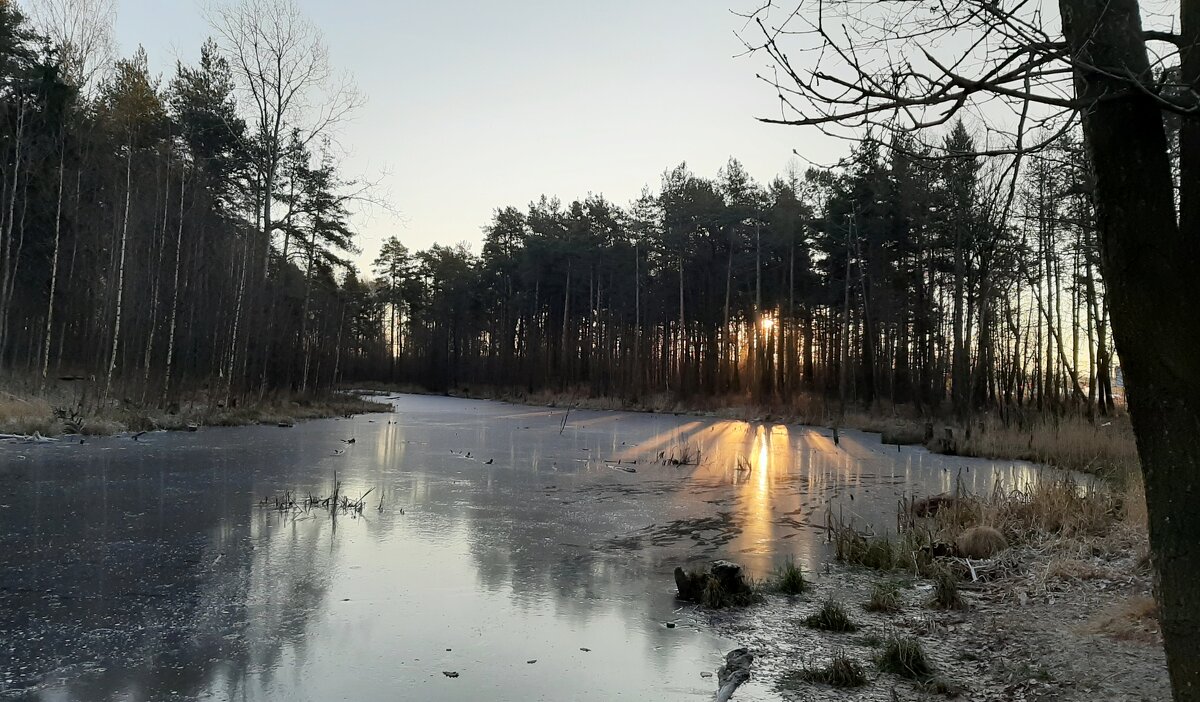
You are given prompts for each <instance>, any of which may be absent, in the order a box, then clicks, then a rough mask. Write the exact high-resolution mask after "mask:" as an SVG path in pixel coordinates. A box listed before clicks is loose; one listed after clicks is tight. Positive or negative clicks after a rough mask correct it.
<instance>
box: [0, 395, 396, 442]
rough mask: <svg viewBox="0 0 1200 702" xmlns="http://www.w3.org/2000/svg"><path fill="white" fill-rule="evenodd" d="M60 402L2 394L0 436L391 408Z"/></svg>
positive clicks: (345, 401) (239, 422) (233, 423)
mask: <svg viewBox="0 0 1200 702" xmlns="http://www.w3.org/2000/svg"><path fill="white" fill-rule="evenodd" d="M56 401H61V398H47V397H32V398H31V397H22V396H20V395H18V394H16V393H13V392H10V391H7V390H5V391H0V435H8V436H9V437H12V438H11V440H21V439H27V440H37V437H39V436H40V437H44V438H57V437H60V436H111V435H116V434H125V433H135V432H146V431H195V430H197V429H199V428H201V427H237V426H252V425H272V424H273V425H283V426H290V425H292V424H294V423H296V422H302V421H306V420H310V419H328V418H331V417H344V416H348V415H354V414H374V413H388V412H391V410H392V408H391V406H390V405H387V404H383V403H379V402H374V401H372V400H369V399H365V398H362V397H358V396H355V395H352V394H347V393H344V392H334V393H328V394H324V395H312V396H299V395H284V396H272V397H268V398H264V399H263V400H262V401H260V402H251V403H243V404H240V405H239V404H236V403H235V404H232V405H231V406H225V405H224V403H221V402H213V401H210V400H206V399H204V398H202V397H193V398H189V399H187V400H184V401H181V402H178V403H172V404H171V405H170V406H169V407H168V408H167V409H160V408H158V407H151V406H141V405H136V404H132V403H131V404H122V403H111V404H110V405H108V406H105V407H84V406H82V405H81V404H74V405H73V403H66V402H62V403H61V404H59V402H56Z"/></svg>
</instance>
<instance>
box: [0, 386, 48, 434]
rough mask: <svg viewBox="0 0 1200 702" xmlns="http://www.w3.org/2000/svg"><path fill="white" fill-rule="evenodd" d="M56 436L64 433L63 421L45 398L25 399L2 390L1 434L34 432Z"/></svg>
mask: <svg viewBox="0 0 1200 702" xmlns="http://www.w3.org/2000/svg"><path fill="white" fill-rule="evenodd" d="M34 432H37V433H39V434H41V435H42V436H56V435H58V434H61V433H62V423H61V422H59V421H58V420H57V419H55V417H54V410H53V408H51V407H50V404H49V403H48V402H46V401H45V400H42V399H39V398H33V399H25V398H23V397H18V396H17V395H14V394H12V393H9V392H4V391H0V434H26V435H28V434H33V433H34Z"/></svg>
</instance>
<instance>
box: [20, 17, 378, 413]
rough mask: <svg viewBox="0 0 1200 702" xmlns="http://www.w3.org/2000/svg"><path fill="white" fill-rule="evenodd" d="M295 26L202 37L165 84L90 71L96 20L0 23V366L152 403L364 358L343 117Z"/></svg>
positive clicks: (365, 322) (235, 21)
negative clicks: (192, 58) (340, 127)
mask: <svg viewBox="0 0 1200 702" xmlns="http://www.w3.org/2000/svg"><path fill="white" fill-rule="evenodd" d="M50 7H54V6H53V5H50ZM96 7H102V5H96ZM247 8H249V9H247ZM253 9H254V8H253V7H251V6H245V7H243V8H241V9H240V10H239V11H242V12H250V11H251V10H253ZM266 9H269V8H265V6H263V7H260V8H258V10H259V12H265V10H266ZM291 11H292V14H287V13H284V14H282V15H280V14H275V15H272V16H270V17H269V18H266V17H264V16H261V15H260V16H257V17H252V16H240V17H238V16H232V15H231V16H227V17H222V18H217V21H218V22H224V24H219V25H218V29H221V28H224V29H225V31H224V33H223V34H222V33H220V32H218V35H219V36H221V39H222V41H221V42H220V43H219V42H218V41H217V40H215V39H214V40H210V41H208V42H207V43H205V44H204V45H203V46H202V47H201V48H200V57H199V61H198V63H196V64H195V65H185V64H183V63H180V64H178V66H177V68H176V70H175V73H174V75H173V76H170V77H169V78H168V79H163V78H160V77H158V76H155V75H152V74H151V72H150V69H149V66H148V57H147V56H146V54H145V52H144V51H141V50H139V51H138V52H136V53H135V54H134V55H133V56H131V57H129V58H123V59H117V60H115V62H114V63H113V64H112V65H111V66H105V65H103V64H102V63H101V61H102V60H103V57H104V56H105V54H104V53H103V52H102V51H100V49H101V48H103V44H102V42H101V41H97V39H98V38H99V39H102V38H103V32H104V31H105V29H106V28H105V27H104V26H103V20H104V19H105V18H104V16H102V15H100V16H96V17H87V16H84V17H79V16H73V15H69V14H60V15H58V16H49V17H47V18H44V19H45V21H44V22H43V25H44V26H43V27H42V28H40V29H38V28H35V25H34V24H33V23H32V21H31V20H30V19H28V18H27V17H25V16H24V15H23V14H22V12H21V10H20V9H19V8H18V7H17V6H16V5H15V4H14V3H11V2H3V3H0V82H2V84H3V93H2V99H0V153H3V175H2V178H0V200H2V201H3V207H0V367H2V368H3V369H4V370H5V371H7V372H8V373H9V374H12V375H14V376H17V377H25V378H36V379H37V382H38V383H44V382H46V381H53V380H55V379H57V378H68V379H70V378H80V379H88V380H90V381H91V386H92V387H94V388H96V394H97V395H98V396H100V397H101V398H104V399H107V398H120V399H122V400H124V401H126V402H131V403H135V404H136V403H142V404H148V405H162V404H165V403H169V402H174V401H176V400H177V399H178V398H179V397H181V396H183V395H186V394H187V393H194V392H199V391H204V392H205V393H207V394H208V395H209V396H211V397H214V398H224V399H228V398H236V397H238V396H252V395H255V394H261V393H262V392H264V391H265V390H267V389H277V388H295V389H296V390H297V391H299V392H302V393H303V392H306V391H309V390H312V389H315V388H326V387H329V386H331V385H332V384H333V383H334V381H335V379H338V378H341V377H343V375H344V374H346V373H347V370H348V369H350V368H353V367H355V365H354V364H356V363H359V362H360V359H361V358H363V357H365V356H367V355H368V354H369V353H370V352H375V353H378V349H379V347H380V344H381V343H382V341H381V339H382V337H381V333H382V332H381V329H382V328H381V327H379V325H378V324H377V322H378V314H377V311H375V307H376V303H375V302H374V298H373V296H372V292H371V288H370V287H369V286H368V285H367V283H366V282H365V281H362V280H360V279H359V278H358V277H357V276H356V274H355V271H354V268H353V266H352V265H351V264H350V263H349V259H348V257H349V256H350V255H352V254H353V253H355V252H356V251H357V249H356V247H355V244H354V243H353V239H354V231H353V230H352V228H351V226H350V223H349V220H350V215H351V209H352V207H353V203H354V202H357V201H362V199H363V198H366V197H369V194H367V193H366V190H367V187H366V186H363V185H358V184H355V183H353V182H349V181H347V180H344V179H343V178H342V176H341V174H340V172H339V168H338V153H339V152H338V150H337V149H336V147H335V146H334V145H333V144H332V143H331V141H330V139H329V133H330V127H331V126H333V125H334V124H335V123H336V122H337V121H338V120H339V119H341V118H342V117H344V116H345V115H346V114H347V113H348V112H349V111H350V110H352V109H353V107H354V106H355V103H356V101H357V97H356V95H355V94H354V92H353V86H352V85H351V84H347V83H339V82H338V79H337V77H336V76H335V75H334V73H333V71H332V69H331V68H330V67H329V65H328V59H327V57H326V55H325V54H324V53H323V48H322V46H321V44H320V40H319V35H318V34H316V33H315V30H314V28H313V27H312V26H311V25H310V24H306V20H304V18H303V17H302V16H300V15H299V13H298V11H296V10H295V8H292V10H291ZM231 12H233V11H232V10H231ZM89 22H90V23H89ZM45 32H51V33H54V36H50V35H49V34H47V33H45ZM254 52H257V54H255V53H254ZM271 57H275V58H276V59H278V60H276V61H274V62H272V61H270V60H268V59H270V58H271ZM255 58H257V61H255V60H253V59H255ZM263 65H267V66H272V67H273V68H272V69H270V70H267V69H263V70H259V69H254V70H249V69H248V67H249V66H263ZM239 86H241V88H242V92H243V93H247V94H249V95H251V96H252V98H251V99H250V100H249V101H248V103H249V104H242V105H239V104H238V98H237V93H238V90H239ZM243 101H244V102H246V99H245V98H243ZM301 104H303V105H304V106H305V107H306V109H304V110H301V109H300V107H301ZM312 105H316V106H317V107H316V109H312V108H311V106H312ZM245 107H249V108H250V109H248V110H245V111H244V110H243V109H242V108H245ZM247 113H249V114H252V115H254V117H253V118H251V119H247V118H246V117H244V115H245V114H247Z"/></svg>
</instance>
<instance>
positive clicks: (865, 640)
mask: <svg viewBox="0 0 1200 702" xmlns="http://www.w3.org/2000/svg"><path fill="white" fill-rule="evenodd" d="M858 643H859V644H860V645H862V646H866V647H867V648H879V647H880V646H883V637H882V636H880V635H879V634H878V633H876V632H874V631H868V632H867V633H865V634H863V635H862V636H860V637H858Z"/></svg>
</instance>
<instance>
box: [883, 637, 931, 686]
mask: <svg viewBox="0 0 1200 702" xmlns="http://www.w3.org/2000/svg"><path fill="white" fill-rule="evenodd" d="M879 669H880V670H881V671H883V672H885V673H892V674H893V675H899V676H900V677H902V678H908V679H910V680H921V681H923V680H929V679H931V678H933V675H934V669H933V664H932V663H930V662H929V658H928V657H926V655H925V649H924V648H923V647H922V646H921V642H920V641H918V640H916V639H915V638H912V637H903V636H892V637H891V638H889V639H888V640H887V642H886V643H885V644H884V647H883V652H882V653H880V654H879Z"/></svg>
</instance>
